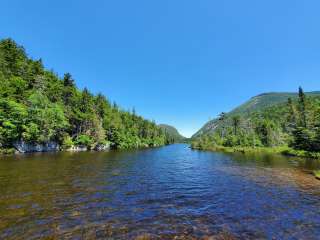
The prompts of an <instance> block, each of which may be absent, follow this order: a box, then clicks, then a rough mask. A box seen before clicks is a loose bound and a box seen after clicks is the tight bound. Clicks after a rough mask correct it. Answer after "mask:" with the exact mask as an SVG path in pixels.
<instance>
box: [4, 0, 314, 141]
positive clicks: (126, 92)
mask: <svg viewBox="0 0 320 240" xmlns="http://www.w3.org/2000/svg"><path fill="white" fill-rule="evenodd" d="M0 6H1V14H0V37H1V38H4V37H11V38H13V39H14V40H16V41H17V42H18V43H19V44H22V45H24V46H25V48H26V49H27V52H28V54H29V55H30V56H32V57H33V58H40V57H41V58H42V59H43V60H44V63H45V66H46V67H48V68H50V69H54V71H55V72H57V73H58V74H59V75H62V74H63V73H64V72H70V73H72V75H73V76H74V78H75V79H76V82H77V84H78V86H79V87H81V88H83V87H85V86H87V87H88V88H89V89H90V90H91V91H92V92H94V93H97V92H102V93H104V94H105V95H107V96H108V98H109V99H111V100H115V101H117V103H118V104H120V105H121V106H122V107H123V108H125V109H131V108H132V107H135V108H136V111H137V112H138V113H139V114H140V115H142V116H144V117H146V118H149V119H154V120H155V121H156V122H157V123H168V124H171V125H174V126H176V127H177V128H178V129H179V130H180V131H181V132H182V133H183V134H184V135H186V136H190V135H191V134H192V133H194V132H195V131H197V130H198V129H199V128H200V127H201V126H202V125H203V124H204V123H205V122H206V121H207V120H208V119H209V118H213V117H215V116H216V115H217V114H218V113H219V112H221V111H229V110H231V109H232V108H233V107H235V106H237V105H238V104H239V103H242V102H244V101H246V100H247V99H248V98H250V97H251V96H254V95H257V94H259V93H262V92H268V91H296V90H297V88H298V86H299V85H301V86H303V87H304V89H305V90H306V91H311V90H320V31H319V26H320V14H319V9H320V1H319V0H281V1H279V0H265V1H257V0H241V1H239V0H223V1H214V0H199V1H191V0H158V1H151V0H144V1H141V0H134V1H133V0H126V1H124V0H116V1H108V0H105V1H103V0H100V1H98V0H91V1H84V0H64V1H63V0H55V1H49V0H47V1H46V0H42V1H36V0H33V1H32V0H28V1H25V0H20V1H17V0H3V1H1V4H0Z"/></svg>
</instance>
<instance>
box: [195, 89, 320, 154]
mask: <svg viewBox="0 0 320 240" xmlns="http://www.w3.org/2000/svg"><path fill="white" fill-rule="evenodd" d="M288 145H289V146H290V147H292V149H290V150H286V151H284V152H283V153H287V154H293V155H303V156H307V155H309V156H318V155H319V154H318V152H320V100H319V97H316V96H313V97H307V95H306V94H305V93H304V92H303V90H302V88H299V94H298V98H297V99H296V100H295V101H293V100H292V99H291V98H289V99H288V102H287V104H285V103H280V104H277V105H273V106H271V107H269V108H264V109H263V110H259V111H253V112H251V113H248V114H247V115H242V117H240V116H239V115H232V114H231V116H230V115H229V116H228V114H223V117H219V119H218V120H217V122H216V124H215V131H214V132H213V133H210V132H209V133H208V132H207V134H202V135H201V136H200V137H198V138H196V139H194V140H193V143H192V147H194V148H198V149H212V148H213V149H217V148H221V147H232V148H239V147H252V148H257V147H272V148H274V147H279V146H288ZM306 152H308V153H309V154H306Z"/></svg>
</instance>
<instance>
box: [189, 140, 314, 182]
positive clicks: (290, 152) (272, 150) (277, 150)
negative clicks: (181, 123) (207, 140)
mask: <svg viewBox="0 0 320 240" xmlns="http://www.w3.org/2000/svg"><path fill="white" fill-rule="evenodd" d="M190 148H191V149H193V150H200V151H212V152H224V153H243V154H250V153H251V154H254V153H264V154H279V155H283V156H288V157H300V158H306V159H307V158H308V159H314V160H320V153H318V152H307V151H301V150H294V149H292V148H289V147H287V146H282V147H257V148H253V147H224V146H211V147H206V148H199V147H198V148H197V147H192V146H190ZM312 174H313V176H314V177H315V178H316V179H318V180H320V169H319V170H315V171H313V172H312Z"/></svg>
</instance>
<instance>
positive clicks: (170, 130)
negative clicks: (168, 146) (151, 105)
mask: <svg viewBox="0 0 320 240" xmlns="http://www.w3.org/2000/svg"><path fill="white" fill-rule="evenodd" d="M159 127H160V128H161V129H162V130H163V131H164V132H165V133H166V134H167V135H168V137H169V138H170V139H172V141H173V142H183V141H184V140H185V139H186V138H185V137H184V136H182V135H181V134H180V133H179V132H178V130H177V129H176V128H175V127H173V126H170V125H167V124H160V125H159Z"/></svg>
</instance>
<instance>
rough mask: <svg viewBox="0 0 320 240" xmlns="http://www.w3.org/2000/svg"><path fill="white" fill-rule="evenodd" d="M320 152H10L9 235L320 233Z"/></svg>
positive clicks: (4, 190)
mask: <svg viewBox="0 0 320 240" xmlns="http://www.w3.org/2000/svg"><path fill="white" fill-rule="evenodd" d="M318 167H320V164H319V161H312V160H304V159H299V158H287V157H283V156H278V155H261V154H258V155H257V154H255V155H244V154H223V153H212V152H201V151H193V150H190V149H189V148H188V146H187V145H185V144H177V145H171V146H166V147H161V148H154V149H143V150H133V151H111V152H82V153H45V154H30V155H20V156H6V157H2V159H1V160H0V238H1V239H28V238H31V239H36V238H53V239H55V238H56V239H81V238H82V239H105V238H108V237H109V238H114V239H135V238H138V239H173V238H175V237H176V239H179V238H180V239H188V238H189V239H194V238H196V239H209V238H210V237H215V238H216V239H257V238H260V239H265V238H268V239H272V238H274V239H317V238H318V236H320V181H317V180H315V179H314V178H313V177H312V175H310V174H309V172H310V170H312V169H314V168H318Z"/></svg>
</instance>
